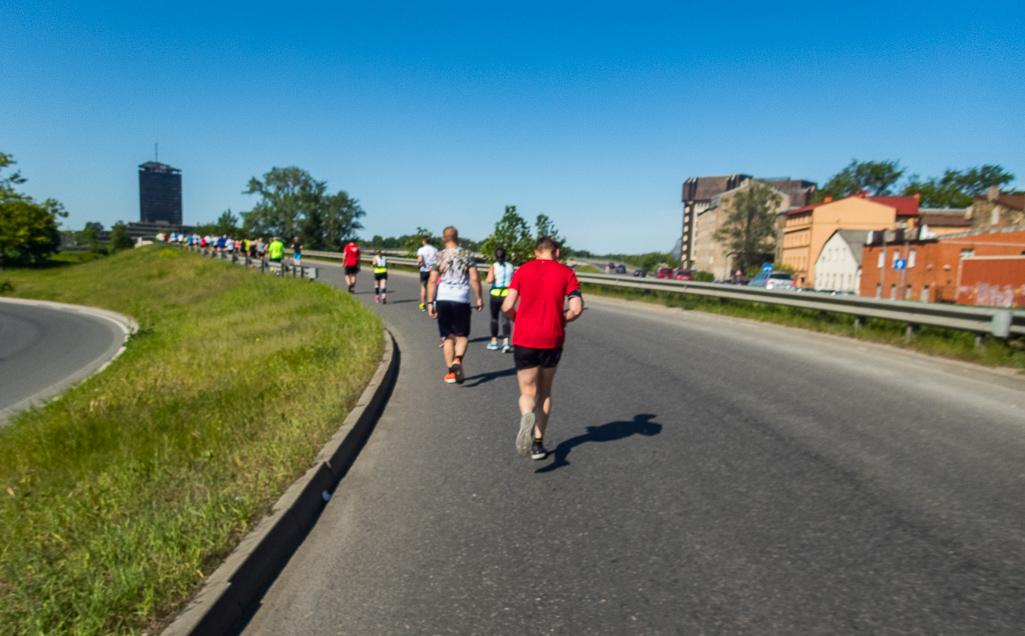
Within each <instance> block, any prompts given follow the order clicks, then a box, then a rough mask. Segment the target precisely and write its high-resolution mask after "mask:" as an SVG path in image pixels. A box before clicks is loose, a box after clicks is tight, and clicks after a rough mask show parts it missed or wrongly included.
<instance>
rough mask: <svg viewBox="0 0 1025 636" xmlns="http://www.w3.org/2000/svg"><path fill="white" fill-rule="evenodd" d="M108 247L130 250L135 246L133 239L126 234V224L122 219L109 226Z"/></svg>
mask: <svg viewBox="0 0 1025 636" xmlns="http://www.w3.org/2000/svg"><path fill="white" fill-rule="evenodd" d="M110 247H111V249H114V250H130V249H132V248H133V247H135V241H133V240H132V237H131V235H129V234H128V226H127V225H125V222H124V221H118V222H117V223H115V224H114V227H112V228H110Z"/></svg>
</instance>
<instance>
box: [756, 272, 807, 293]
mask: <svg viewBox="0 0 1025 636" xmlns="http://www.w3.org/2000/svg"><path fill="white" fill-rule="evenodd" d="M747 286H748V287H764V288H765V289H771V290H778V291H797V283H796V282H794V277H793V276H792V275H791V274H790V272H761V273H759V274H758V275H757V276H755V277H754V278H752V279H751V282H750V283H748V284H747Z"/></svg>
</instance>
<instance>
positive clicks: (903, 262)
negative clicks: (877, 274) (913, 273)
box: [893, 258, 908, 269]
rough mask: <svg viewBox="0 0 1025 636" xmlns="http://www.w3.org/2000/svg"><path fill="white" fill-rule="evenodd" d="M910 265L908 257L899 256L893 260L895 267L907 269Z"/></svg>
mask: <svg viewBox="0 0 1025 636" xmlns="http://www.w3.org/2000/svg"><path fill="white" fill-rule="evenodd" d="M907 266H908V262H907V259H903V258H898V259H897V260H895V261H893V269H906V268H907Z"/></svg>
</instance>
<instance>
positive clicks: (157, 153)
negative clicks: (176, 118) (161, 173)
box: [153, 142, 160, 163]
mask: <svg viewBox="0 0 1025 636" xmlns="http://www.w3.org/2000/svg"><path fill="white" fill-rule="evenodd" d="M153 161H155V162H157V163H160V144H158V143H156V142H154V143H153Z"/></svg>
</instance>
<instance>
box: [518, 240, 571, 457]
mask: <svg viewBox="0 0 1025 636" xmlns="http://www.w3.org/2000/svg"><path fill="white" fill-rule="evenodd" d="M534 257H535V260H532V261H529V262H527V263H525V264H524V265H523V266H522V267H520V268H519V269H518V270H516V273H515V274H513V277H512V282H511V283H510V284H509V295H508V296H506V297H505V302H504V303H502V311H504V312H505V315H506V316H508V317H509V320H512V321H513V322H515V323H516V329H515V330H514V331H513V359H514V362H515V363H516V378H517V380H519V383H520V401H519V404H520V431H519V434H517V435H516V452H517V453H519V454H520V455H528V454H529V455H530V456H531V458H532V459H544V458H545V457H547V456H548V451H546V450H545V447H544V434H545V429H546V428H547V427H548V416H549V415H550V414H551V412H552V381H553V380H555V371H556V369H558V366H559V360H560V359H561V358H562V345H563V342H564V341H565V340H566V323H568V322H573V321H574V320H576V319H577V318H579V317H580V314H581V312H583V311H584V299H583V296H581V294H580V283H578V282H577V276H576V274H574V273H573V270H572V269H570V268H568V267H566V266H565V265H563V264H562V263H560V262H559V261H558V260H556V259H558V258H559V245H558V243H556V242H555V240H553V239H552V238H550V237H547V236H543V237H541V238H539V239H538V240H537V244H536V245H535V247H534ZM566 298H569V310H568V311H564V310H563V306H564V305H565V301H566ZM517 301H519V306H518V307H517ZM532 437H533V439H532Z"/></svg>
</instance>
